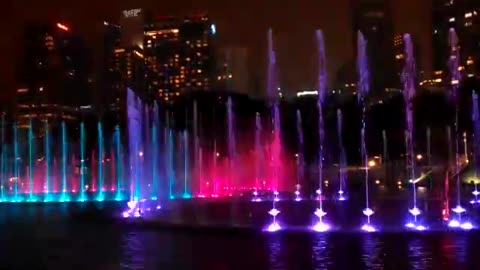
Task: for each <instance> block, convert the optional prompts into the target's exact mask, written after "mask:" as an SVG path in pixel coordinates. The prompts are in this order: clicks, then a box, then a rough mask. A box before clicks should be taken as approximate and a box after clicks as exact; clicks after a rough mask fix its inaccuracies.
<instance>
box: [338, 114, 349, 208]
mask: <svg viewBox="0 0 480 270" xmlns="http://www.w3.org/2000/svg"><path fill="white" fill-rule="evenodd" d="M342 125H343V116H342V111H341V110H340V109H337V136H338V148H339V149H340V161H339V164H338V168H339V169H338V171H339V189H338V200H340V201H344V200H346V197H345V185H346V183H345V181H346V178H347V173H346V167H347V157H346V153H345V148H344V146H343V129H342Z"/></svg>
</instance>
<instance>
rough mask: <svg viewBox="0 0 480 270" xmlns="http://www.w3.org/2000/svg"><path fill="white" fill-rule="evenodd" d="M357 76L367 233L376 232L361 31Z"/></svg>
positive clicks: (367, 78) (367, 79)
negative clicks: (370, 174) (372, 202)
mask: <svg viewBox="0 0 480 270" xmlns="http://www.w3.org/2000/svg"><path fill="white" fill-rule="evenodd" d="M357 50H358V53H357V57H358V60H357V74H358V83H357V97H358V102H359V104H361V106H362V128H361V131H360V132H361V136H360V150H361V160H362V167H364V169H365V208H364V209H363V211H362V212H363V214H364V215H365V216H366V217H367V222H366V223H364V224H363V225H362V228H361V229H362V230H363V231H366V232H374V231H376V229H375V227H374V226H373V225H372V224H371V222H370V221H371V220H370V219H371V216H372V215H373V214H374V212H373V210H372V209H371V208H370V202H369V185H368V153H367V146H366V142H365V139H366V138H365V132H366V121H365V116H366V115H365V114H366V106H367V104H366V101H365V98H366V96H367V94H368V91H369V90H370V71H369V68H368V63H367V59H368V58H367V41H366V40H365V38H364V36H363V34H362V33H361V32H360V31H359V32H358V35H357Z"/></svg>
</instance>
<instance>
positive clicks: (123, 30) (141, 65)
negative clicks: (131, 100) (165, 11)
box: [99, 9, 151, 113]
mask: <svg viewBox="0 0 480 270" xmlns="http://www.w3.org/2000/svg"><path fill="white" fill-rule="evenodd" d="M143 25H144V18H143V12H142V10H141V9H131V10H124V11H122V13H121V18H120V19H119V21H118V23H112V22H107V21H105V22H104V23H103V29H104V31H103V34H104V39H103V50H102V54H103V60H102V63H103V65H102V66H103V67H102V69H101V70H102V71H101V73H100V74H101V75H100V78H99V81H101V82H102V83H101V88H102V91H100V94H101V97H100V100H101V104H103V105H106V106H107V107H105V108H108V111H110V112H115V113H121V112H123V111H124V107H125V106H126V95H127V88H130V89H131V90H133V91H134V92H135V94H136V95H137V96H139V97H141V98H143V99H144V100H145V101H151V100H150V99H148V100H147V98H150V95H148V93H147V92H146V88H147V87H146V85H147V80H146V75H147V72H146V69H145V60H144V56H143V48H142V46H143Z"/></svg>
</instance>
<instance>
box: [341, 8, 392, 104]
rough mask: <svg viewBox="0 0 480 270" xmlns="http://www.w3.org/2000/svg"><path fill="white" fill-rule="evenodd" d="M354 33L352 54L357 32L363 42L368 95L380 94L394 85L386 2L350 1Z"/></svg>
mask: <svg viewBox="0 0 480 270" xmlns="http://www.w3.org/2000/svg"><path fill="white" fill-rule="evenodd" d="M351 8H352V13H353V16H352V17H353V30H354V33H353V34H354V38H353V41H354V46H353V47H354V48H355V51H354V55H356V51H357V44H356V41H357V31H361V32H362V33H363V35H364V36H365V38H366V40H367V55H368V65H369V67H370V80H371V84H370V85H371V87H370V88H371V89H370V90H371V92H372V93H373V94H374V95H375V94H381V93H383V90H384V89H385V88H390V87H394V86H398V84H399V78H398V76H397V75H396V73H395V58H394V52H393V46H392V44H393V21H392V14H391V7H390V3H389V1H388V0H351Z"/></svg>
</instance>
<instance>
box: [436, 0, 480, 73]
mask: <svg viewBox="0 0 480 270" xmlns="http://www.w3.org/2000/svg"><path fill="white" fill-rule="evenodd" d="M432 18H433V33H432V37H433V39H432V44H433V68H434V70H435V72H436V73H440V72H442V73H443V74H446V73H447V71H448V64H447V62H448V57H449V54H450V49H449V44H448V43H449V42H448V36H449V31H450V28H454V29H455V30H456V32H457V36H458V40H459V46H460V67H459V69H460V71H462V74H463V75H464V77H466V78H471V77H478V76H480V1H478V0H434V1H433V15H432ZM438 79H440V78H438Z"/></svg>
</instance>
